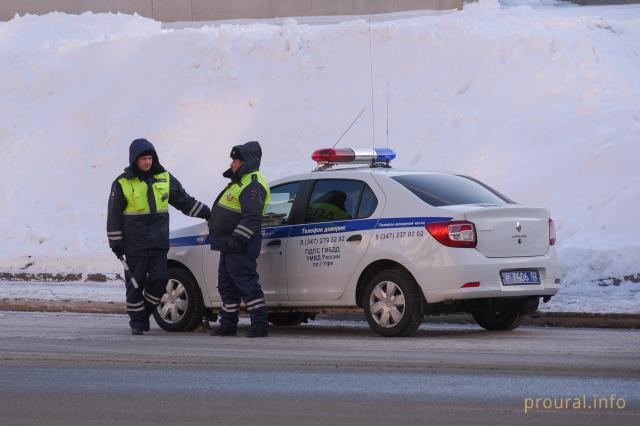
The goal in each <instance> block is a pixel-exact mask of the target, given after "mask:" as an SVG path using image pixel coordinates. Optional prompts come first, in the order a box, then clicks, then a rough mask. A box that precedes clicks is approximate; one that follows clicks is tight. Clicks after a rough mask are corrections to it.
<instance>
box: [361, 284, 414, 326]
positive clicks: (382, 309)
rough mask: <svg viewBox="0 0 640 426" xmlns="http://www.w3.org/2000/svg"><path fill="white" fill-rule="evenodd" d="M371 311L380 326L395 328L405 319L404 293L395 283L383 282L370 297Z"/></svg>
mask: <svg viewBox="0 0 640 426" xmlns="http://www.w3.org/2000/svg"><path fill="white" fill-rule="evenodd" d="M369 311H370V312H371V316H372V317H373V320H374V321H375V322H376V324H378V325H379V326H381V327H384V328H392V327H395V326H396V325H398V323H399V322H400V321H402V318H403V317H404V311H405V300H404V293H403V292H402V290H401V289H400V287H399V286H398V285H397V284H396V283H394V282H391V281H382V282H380V283H378V284H377V285H376V286H375V287H374V289H373V291H372V292H371V296H370V297H369Z"/></svg>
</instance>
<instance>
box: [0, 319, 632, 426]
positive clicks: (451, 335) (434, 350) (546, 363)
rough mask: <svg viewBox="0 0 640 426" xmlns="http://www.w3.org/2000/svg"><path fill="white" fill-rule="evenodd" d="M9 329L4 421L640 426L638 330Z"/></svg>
mask: <svg viewBox="0 0 640 426" xmlns="http://www.w3.org/2000/svg"><path fill="white" fill-rule="evenodd" d="M0 324H2V327H1V328H0V380H1V384H2V386H0V424H2V425H41V424H48V425H56V424H65V425H106V424H109V425H111V424H135V425H146V424H149V425H165V424H166V425H183V424H184V425H187V424H194V425H195V424H224V425H227V424H260V425H272V424H273V425H275V424H283V425H288V424H291V425H302V424H304V425H315V424H318V425H325V424H367V425H369V424H392V425H398V424H491V425H500V424H505V425H506V424H531V425H534V424H541V423H544V424H558V425H559V424H594V425H595V424H598V425H600V424H608V425H612V424H640V409H639V407H640V405H639V404H640V333H638V332H637V331H625V330H602V329H563V328H537V327H521V328H519V329H517V330H515V331H513V332H504V333H502V332H500V333H489V332H486V331H483V330H482V329H480V328H478V327H475V326H464V325H456V326H453V325H444V324H438V325H423V326H422V327H421V329H420V330H419V332H418V333H417V335H416V336H414V337H412V338H399V339H389V338H381V337H377V336H376V335H374V334H373V333H372V332H371V331H369V329H368V327H367V325H366V324H364V323H359V322H328V321H324V322H322V321H320V322H316V323H312V324H310V325H304V326H300V327H289V328H280V329H276V328H272V330H271V337H269V338H267V339H246V338H244V337H242V336H239V337H232V338H222V337H210V336H209V335H208V334H203V333H198V332H194V333H172V334H170V333H166V332H164V331H162V330H160V329H159V328H157V327H155V325H154V328H152V330H151V332H150V333H148V334H147V335H145V336H131V335H130V334H129V330H128V326H127V319H126V318H125V317H124V316H120V315H97V314H60V313H26V312H25V313H22V312H20V313H18V312H0ZM241 332H242V333H241V334H243V332H244V330H241ZM612 395H613V396H612ZM536 398H538V399H537V400H536ZM544 398H546V399H544ZM594 398H606V399H607V402H606V405H605V402H604V399H602V400H596V401H595V403H594ZM536 404H537V405H538V409H536V408H535V406H536ZM549 404H551V408H548V409H547V408H545V407H549ZM567 404H568V405H569V407H568V408H567ZM528 405H530V406H531V407H528V408H527V409H526V411H527V412H526V413H525V406H528ZM553 405H555V407H553Z"/></svg>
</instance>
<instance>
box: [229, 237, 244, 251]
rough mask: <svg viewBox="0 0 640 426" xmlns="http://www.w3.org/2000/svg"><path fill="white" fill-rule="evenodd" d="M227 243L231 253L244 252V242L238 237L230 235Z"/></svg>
mask: <svg viewBox="0 0 640 426" xmlns="http://www.w3.org/2000/svg"><path fill="white" fill-rule="evenodd" d="M228 245H229V251H230V252H231V253H237V254H242V253H244V249H245V245H246V243H245V242H244V241H242V240H241V239H239V238H236V237H231V238H230V239H229V244H228Z"/></svg>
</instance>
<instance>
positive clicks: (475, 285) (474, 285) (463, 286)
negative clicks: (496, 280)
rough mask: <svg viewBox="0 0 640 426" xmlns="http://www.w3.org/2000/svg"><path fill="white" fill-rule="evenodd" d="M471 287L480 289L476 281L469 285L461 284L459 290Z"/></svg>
mask: <svg viewBox="0 0 640 426" xmlns="http://www.w3.org/2000/svg"><path fill="white" fill-rule="evenodd" d="M471 287H480V283H479V282H478V281H474V282H471V283H466V284H463V285H462V287H460V288H471Z"/></svg>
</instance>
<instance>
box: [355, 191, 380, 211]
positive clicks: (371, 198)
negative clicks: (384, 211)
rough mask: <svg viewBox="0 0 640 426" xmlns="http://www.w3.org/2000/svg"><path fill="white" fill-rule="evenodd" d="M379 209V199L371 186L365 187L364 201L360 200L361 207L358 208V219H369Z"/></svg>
mask: <svg viewBox="0 0 640 426" xmlns="http://www.w3.org/2000/svg"><path fill="white" fill-rule="evenodd" d="M376 207H378V198H376V195H375V194H374V193H373V191H372V190H371V188H369V185H365V186H364V192H363V193H362V199H361V200H360V207H358V219H362V218H365V217H369V216H371V215H372V214H373V212H374V211H375V210H376Z"/></svg>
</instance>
